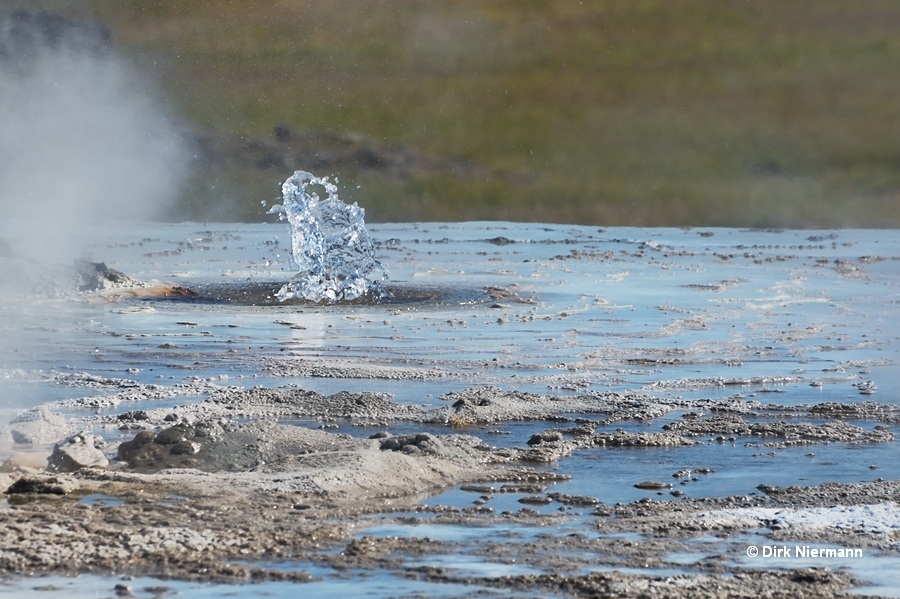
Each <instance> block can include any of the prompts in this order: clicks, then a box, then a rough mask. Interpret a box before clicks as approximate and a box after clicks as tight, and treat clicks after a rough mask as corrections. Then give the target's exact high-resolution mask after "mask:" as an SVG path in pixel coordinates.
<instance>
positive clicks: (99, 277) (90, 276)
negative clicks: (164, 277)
mask: <svg viewBox="0 0 900 599" xmlns="http://www.w3.org/2000/svg"><path fill="white" fill-rule="evenodd" d="M73 266H74V268H75V272H77V273H78V275H79V276H80V277H81V279H82V283H81V285H80V286H79V289H80V290H81V291H97V290H102V289H112V288H115V287H133V286H135V285H136V284H137V282H136V281H135V280H134V279H132V278H131V277H129V276H128V275H126V274H125V273H123V272H121V271H118V270H116V269H114V268H110V267H108V266H107V265H106V264H105V263H103V262H89V261H87V260H75V262H74V264H73Z"/></svg>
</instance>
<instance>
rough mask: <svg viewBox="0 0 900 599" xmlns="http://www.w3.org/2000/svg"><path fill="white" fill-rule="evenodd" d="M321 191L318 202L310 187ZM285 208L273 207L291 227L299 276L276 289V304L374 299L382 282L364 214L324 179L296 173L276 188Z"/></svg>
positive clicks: (272, 212) (376, 297)
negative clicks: (299, 300)
mask: <svg viewBox="0 0 900 599" xmlns="http://www.w3.org/2000/svg"><path fill="white" fill-rule="evenodd" d="M311 186H314V187H316V186H321V187H322V188H324V190H325V193H326V194H327V197H326V198H325V199H321V198H319V194H318V193H317V192H316V191H315V189H314V187H313V188H312V189H311ZM281 192H282V195H283V197H284V204H281V205H276V206H273V207H272V209H271V210H269V213H270V214H280V215H281V218H282V219H286V220H287V221H288V224H289V225H290V227H291V252H292V257H293V261H294V263H295V264H296V265H297V267H298V268H299V272H298V273H297V274H296V275H294V277H293V278H292V279H291V280H290V281H289V282H288V283H287V284H285V285H284V287H282V288H281V290H280V291H279V292H278V294H277V296H278V299H279V300H280V301H285V300H288V299H294V298H296V299H305V300H308V301H312V302H326V303H332V302H338V301H353V300H356V299H378V298H379V297H380V296H381V285H382V283H383V282H384V281H385V280H386V279H387V275H386V273H385V272H384V269H383V268H382V267H381V263H380V262H378V260H376V259H375V248H374V246H373V245H372V240H371V239H370V238H369V232H368V231H367V230H366V223H365V210H363V209H362V208H360V207H359V206H358V205H357V204H356V202H354V203H353V204H345V203H344V202H342V201H341V199H340V198H339V197H338V195H337V186H336V185H334V183H332V182H331V181H329V180H328V177H323V178H321V179H320V178H319V177H316V176H315V175H313V174H312V173H308V172H306V171H296V172H295V173H294V174H293V175H292V176H291V177H289V178H288V179H287V181H285V182H284V184H283V185H282V186H281Z"/></svg>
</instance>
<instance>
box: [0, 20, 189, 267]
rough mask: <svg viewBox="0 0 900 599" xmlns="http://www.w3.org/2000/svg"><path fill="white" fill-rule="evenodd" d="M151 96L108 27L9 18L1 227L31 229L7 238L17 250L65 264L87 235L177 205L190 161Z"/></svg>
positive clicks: (0, 148) (0, 76)
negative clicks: (85, 230) (97, 226)
mask: <svg viewBox="0 0 900 599" xmlns="http://www.w3.org/2000/svg"><path fill="white" fill-rule="evenodd" d="M150 87H151V85H150V84H149V83H148V82H147V81H144V80H142V79H141V77H140V76H139V74H138V73H136V72H135V71H134V69H133V68H131V67H129V65H128V64H126V63H125V62H124V61H123V60H122V59H121V58H120V57H119V56H117V55H116V53H115V52H114V50H113V48H112V43H111V35H110V33H109V31H108V30H107V29H106V28H105V27H102V26H98V25H92V24H87V23H81V22H78V21H74V20H71V19H68V18H66V17H62V16H58V15H53V14H49V13H31V12H25V11H18V12H13V13H10V14H6V15H3V14H0V218H2V219H3V220H4V221H6V222H7V223H9V222H10V221H15V222H17V223H19V222H24V223H25V224H24V225H18V224H17V226H16V228H15V232H14V233H13V234H9V233H7V235H11V239H10V241H11V242H12V244H13V247H14V249H16V250H17V251H18V252H20V253H22V252H25V253H27V254H28V255H29V256H31V257H44V258H53V259H54V260H58V259H66V258H67V257H71V255H72V253H73V252H75V251H77V249H78V248H77V247H75V246H74V245H73V238H74V237H75V234H77V232H78V229H79V228H81V227H84V226H86V225H89V224H92V223H94V222H96V221H97V220H99V219H104V220H105V219H120V218H127V219H146V218H152V217H153V216H155V215H159V214H160V213H161V210H163V209H165V208H166V206H167V204H169V203H170V202H171V201H172V199H173V198H174V197H175V195H176V193H177V190H178V186H179V183H180V181H181V178H182V176H183V174H184V172H185V165H186V164H187V159H186V155H185V150H184V149H183V147H182V144H181V141H180V138H179V136H178V134H177V131H176V130H175V127H174V125H173V123H172V121H171V119H169V118H167V116H166V114H165V113H164V111H162V110H161V109H160V103H159V102H157V101H155V99H154V98H153V97H152V95H151V94H150V93H149V89H150ZM4 228H6V227H4ZM23 241H26V242H27V245H28V247H27V248H24V249H23V248H22V247H21V245H22V242H23Z"/></svg>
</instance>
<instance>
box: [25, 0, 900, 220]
mask: <svg viewBox="0 0 900 599" xmlns="http://www.w3.org/2000/svg"><path fill="white" fill-rule="evenodd" d="M25 4H28V2H25ZM33 4H35V3H33ZM38 4H40V6H43V7H47V8H57V9H59V10H60V11H68V12H72V11H75V12H76V13H77V14H78V15H79V16H83V17H90V18H97V19H100V20H103V21H104V22H106V23H107V24H108V25H109V26H110V27H111V28H112V30H113V32H114V35H115V38H116V41H117V43H118V44H119V46H120V47H121V48H123V49H124V51H125V52H127V53H128V54H129V55H130V56H131V57H132V59H133V60H135V61H137V62H138V63H139V64H141V65H142V66H143V67H144V68H146V69H148V70H150V71H152V72H154V73H156V74H157V76H159V77H160V80H161V85H162V89H163V90H164V92H163V93H164V94H165V96H166V97H167V98H170V99H171V101H172V103H173V104H174V106H175V107H176V108H177V111H178V112H179V113H181V114H183V115H184V116H185V118H186V119H187V120H188V121H189V122H191V123H193V124H195V125H198V126H201V127H207V128H212V129H217V130H222V131H229V132H234V133H237V134H244V135H255V136H269V135H270V134H271V131H272V128H273V126H274V125H276V124H278V123H286V124H288V125H291V126H294V127H298V128H301V127H307V128H313V129H320V130H329V131H336V132H359V133H362V134H364V135H367V136H371V137H372V138H375V139H378V140H384V141H386V142H390V143H398V144H403V145H406V146H408V147H411V148H416V149H417V150H420V151H422V152H427V153H431V154H435V155H445V156H453V157H459V158H461V159H463V160H468V161H471V162H472V163H474V164H477V165H481V166H483V167H484V170H483V171H479V172H482V173H483V174H479V175H477V176H472V177H466V178H461V177H458V176H453V175H451V174H449V173H436V174H435V173H430V174H429V173H419V174H415V175H413V176H411V177H409V178H407V179H391V178H388V177H383V176H378V175H377V174H372V173H368V172H366V171H362V170H360V171H357V172H348V173H334V174H336V175H338V176H339V177H340V178H341V179H342V182H344V183H345V184H346V185H347V188H348V190H349V191H348V192H346V193H345V195H350V196H351V199H354V200H357V201H358V202H359V203H360V204H361V205H364V206H365V207H366V208H367V215H368V218H369V220H370V221H388V220H484V219H507V220H520V221H548V222H568V223H580V224H592V225H673V226H682V225H696V226H714V225H723V226H751V227H769V226H799V227H833V226H863V227H898V226H900V135H897V131H898V130H900V127H898V125H900V102H897V98H898V97H900V78H898V77H896V76H895V74H896V73H897V72H900V37H898V36H897V35H896V28H897V26H898V25H900V4H898V3H897V2H895V1H894V0H865V1H863V2H846V1H844V0H795V1H792V2H783V1H781V0H754V1H752V2H745V1H739V0H729V1H723V2H715V3H713V2H700V1H698V0H629V1H628V2H621V1H619V2H614V1H611V0H610V1H603V0H583V1H581V2H578V1H576V0H560V1H549V0H548V1H539V0H447V1H445V2H440V3H437V2H422V1H418V0H385V1H383V2H357V1H354V0H332V1H330V2H313V1H301V0H291V1H288V0H284V1H280V2H277V1H274V0H269V1H262V2H260V1H251V0H230V1H229V2H214V3H207V2H184V1H183V0H142V1H141V2H139V3H133V2H127V3H126V2H121V1H119V0H85V2H84V3H70V2H52V1H48V0H44V1H43V2H40V3H38ZM57 5H58V6H57ZM73 5H75V6H73ZM298 166H300V165H298ZM288 174H289V173H253V172H246V173H242V172H232V173H226V174H221V173H219V174H216V175H215V178H217V180H218V181H220V182H221V183H222V185H219V186H217V187H216V189H215V190H214V191H213V190H211V189H210V186H206V187H205V188H204V187H203V182H202V181H197V182H195V186H194V188H193V189H192V191H190V192H189V193H187V194H186V197H185V199H184V201H183V202H182V207H183V212H182V215H189V216H192V217H198V216H200V215H207V214H208V215H209V216H208V217H209V218H214V217H215V218H250V219H253V218H259V202H260V200H261V199H271V198H272V197H273V196H274V195H276V194H277V189H278V185H277V182H278V180H281V179H284V178H286V176H287V175H288ZM318 174H331V173H318ZM357 185H360V186H361V187H360V188H359V189H356V186H357Z"/></svg>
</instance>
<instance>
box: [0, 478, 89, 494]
mask: <svg viewBox="0 0 900 599" xmlns="http://www.w3.org/2000/svg"><path fill="white" fill-rule="evenodd" d="M76 488H77V486H76V485H75V483H74V482H73V481H72V480H69V479H68V478H62V477H58V476H40V475H34V476H23V477H22V478H20V479H19V480H17V481H16V482H14V483H13V484H11V485H10V486H9V488H7V489H6V494H7V495H26V494H39V495H68V494H69V493H71V492H72V491H74V490H75V489H76Z"/></svg>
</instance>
